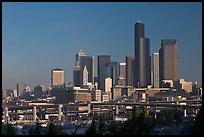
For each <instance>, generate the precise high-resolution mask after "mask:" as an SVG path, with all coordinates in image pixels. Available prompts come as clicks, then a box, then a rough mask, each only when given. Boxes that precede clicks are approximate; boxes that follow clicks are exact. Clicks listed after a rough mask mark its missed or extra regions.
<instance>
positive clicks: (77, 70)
mask: <svg viewBox="0 0 204 137" xmlns="http://www.w3.org/2000/svg"><path fill="white" fill-rule="evenodd" d="M73 86H74V87H80V86H81V85H80V66H74V68H73Z"/></svg>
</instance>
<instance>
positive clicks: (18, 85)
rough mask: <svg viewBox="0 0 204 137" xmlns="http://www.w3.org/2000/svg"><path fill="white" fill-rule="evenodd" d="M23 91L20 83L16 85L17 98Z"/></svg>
mask: <svg viewBox="0 0 204 137" xmlns="http://www.w3.org/2000/svg"><path fill="white" fill-rule="evenodd" d="M22 91H23V84H22V83H17V93H18V96H20V95H21V93H22Z"/></svg>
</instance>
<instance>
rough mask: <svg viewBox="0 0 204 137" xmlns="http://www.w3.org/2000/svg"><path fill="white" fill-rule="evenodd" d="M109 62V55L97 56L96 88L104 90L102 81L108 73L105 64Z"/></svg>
mask: <svg viewBox="0 0 204 137" xmlns="http://www.w3.org/2000/svg"><path fill="white" fill-rule="evenodd" d="M109 62H110V55H99V56H98V89H100V90H102V91H104V81H105V78H107V77H108V76H109V75H108V74H109V73H108V67H107V64H108V63H109Z"/></svg>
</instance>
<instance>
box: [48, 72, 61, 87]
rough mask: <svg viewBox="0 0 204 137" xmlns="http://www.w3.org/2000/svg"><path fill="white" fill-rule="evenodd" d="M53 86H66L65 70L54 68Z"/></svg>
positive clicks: (52, 74)
mask: <svg viewBox="0 0 204 137" xmlns="http://www.w3.org/2000/svg"><path fill="white" fill-rule="evenodd" d="M51 86H52V88H58V87H59V88H61V87H63V86H64V70H62V69H53V70H52V71H51Z"/></svg>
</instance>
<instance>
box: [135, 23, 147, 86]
mask: <svg viewBox="0 0 204 137" xmlns="http://www.w3.org/2000/svg"><path fill="white" fill-rule="evenodd" d="M144 32H145V31H144V24H143V23H142V22H140V21H138V22H137V23H136V24H135V69H134V83H133V84H134V87H147V86H148V85H150V84H151V81H150V79H151V56H150V40H149V39H148V38H145V33H144Z"/></svg>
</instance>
